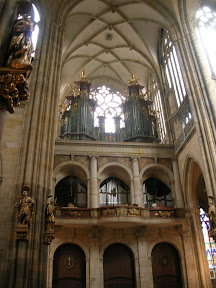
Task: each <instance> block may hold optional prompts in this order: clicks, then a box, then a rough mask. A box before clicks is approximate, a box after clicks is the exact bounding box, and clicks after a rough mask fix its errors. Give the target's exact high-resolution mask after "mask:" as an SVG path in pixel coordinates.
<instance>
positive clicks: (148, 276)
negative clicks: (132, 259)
mask: <svg viewBox="0 0 216 288" xmlns="http://www.w3.org/2000/svg"><path fill="white" fill-rule="evenodd" d="M145 233H146V232H145V227H142V228H141V230H140V231H138V232H137V249H138V255H139V284H137V286H136V287H137V288H138V287H140V288H153V274H152V259H151V257H150V258H149V257H148V242H147V241H146V237H145Z"/></svg>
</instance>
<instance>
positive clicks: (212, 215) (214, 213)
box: [207, 197, 216, 229]
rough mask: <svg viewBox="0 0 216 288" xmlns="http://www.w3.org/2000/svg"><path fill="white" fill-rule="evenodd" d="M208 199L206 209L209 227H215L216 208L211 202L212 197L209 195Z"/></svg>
mask: <svg viewBox="0 0 216 288" xmlns="http://www.w3.org/2000/svg"><path fill="white" fill-rule="evenodd" d="M208 200H209V201H208V202H209V209H208V214H207V216H208V217H209V222H210V225H211V228H212V229H214V228H216V209H215V205H214V204H213V198H212V197H209V198H208Z"/></svg>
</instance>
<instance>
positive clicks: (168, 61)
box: [162, 32, 186, 107]
mask: <svg viewBox="0 0 216 288" xmlns="http://www.w3.org/2000/svg"><path fill="white" fill-rule="evenodd" d="M162 58H163V59H162V60H163V62H164V68H165V77H166V81H167V84H168V87H169V88H173V90H174V92H175V97H176V102H177V105H178V107H179V106H180V105H181V103H182V101H183V100H184V98H185V96H186V90H185V86H184V81H183V77H182V73H181V69H180V65H179V61H178V57H177V54H176V50H175V47H174V46H173V43H172V41H171V38H170V35H169V33H168V32H164V36H163V41H162Z"/></svg>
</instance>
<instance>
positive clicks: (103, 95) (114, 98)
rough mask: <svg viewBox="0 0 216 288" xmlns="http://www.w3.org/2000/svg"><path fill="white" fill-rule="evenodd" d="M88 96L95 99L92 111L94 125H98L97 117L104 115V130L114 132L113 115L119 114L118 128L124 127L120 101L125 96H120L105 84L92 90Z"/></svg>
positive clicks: (122, 100) (123, 99) (121, 101)
mask: <svg viewBox="0 0 216 288" xmlns="http://www.w3.org/2000/svg"><path fill="white" fill-rule="evenodd" d="M90 97H92V98H94V99H95V100H96V101H97V107H96V111H95V113H94V117H95V119H94V121H95V122H94V123H95V126H99V123H98V117H99V116H105V117H106V119H105V132H115V125H114V119H113V117H116V116H119V117H121V121H120V128H123V127H124V114H123V110H122V103H123V102H124V101H125V96H122V95H121V94H120V93H119V92H118V91H112V90H111V89H110V88H107V87H106V86H101V87H98V88H97V89H96V90H92V91H91V95H90Z"/></svg>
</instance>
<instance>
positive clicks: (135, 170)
mask: <svg viewBox="0 0 216 288" xmlns="http://www.w3.org/2000/svg"><path fill="white" fill-rule="evenodd" d="M132 164H133V181H134V203H135V204H138V205H139V206H140V207H144V203H143V202H142V200H141V199H142V197H141V191H140V176H139V163H138V159H137V158H133V159H132Z"/></svg>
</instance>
